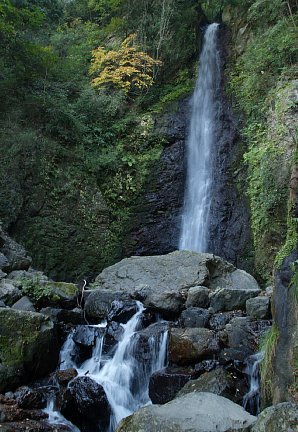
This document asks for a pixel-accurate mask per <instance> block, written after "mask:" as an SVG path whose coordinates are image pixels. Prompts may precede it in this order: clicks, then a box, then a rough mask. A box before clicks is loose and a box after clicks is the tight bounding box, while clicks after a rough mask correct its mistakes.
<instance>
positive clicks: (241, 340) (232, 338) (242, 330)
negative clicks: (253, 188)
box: [223, 317, 258, 361]
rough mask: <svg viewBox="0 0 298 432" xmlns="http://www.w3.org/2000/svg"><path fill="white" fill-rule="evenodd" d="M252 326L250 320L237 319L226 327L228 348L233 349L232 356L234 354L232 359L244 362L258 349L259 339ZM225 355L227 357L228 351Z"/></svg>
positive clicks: (244, 318)
mask: <svg viewBox="0 0 298 432" xmlns="http://www.w3.org/2000/svg"><path fill="white" fill-rule="evenodd" d="M250 324H251V323H250V319H249V318H247V317H236V318H233V319H232V320H231V321H230V322H229V324H227V325H226V329H225V331H226V333H227V338H228V348H230V349H232V351H230V355H231V353H232V352H233V356H232V358H233V359H234V360H239V361H243V360H244V359H245V358H246V357H248V356H249V355H251V354H253V353H254V352H255V351H256V349H257V346H258V341H257V337H256V334H255V332H254V331H253V330H252V328H251V325H250ZM225 353H226V356H227V353H228V351H227V350H226V351H225V350H224V351H223V356H224V355H225Z"/></svg>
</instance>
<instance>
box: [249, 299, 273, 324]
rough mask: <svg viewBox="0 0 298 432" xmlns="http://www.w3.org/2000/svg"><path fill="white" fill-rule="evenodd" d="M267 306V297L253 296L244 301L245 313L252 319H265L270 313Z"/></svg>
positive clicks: (268, 302) (268, 304)
mask: <svg viewBox="0 0 298 432" xmlns="http://www.w3.org/2000/svg"><path fill="white" fill-rule="evenodd" d="M269 306H270V300H269V297H267V296H259V297H254V298H251V299H248V300H247V301H246V313H247V315H249V316H250V317H251V318H252V319H254V320H261V319H266V318H268V317H269V313H270V310H269Z"/></svg>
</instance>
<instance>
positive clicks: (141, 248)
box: [123, 28, 252, 270]
mask: <svg viewBox="0 0 298 432" xmlns="http://www.w3.org/2000/svg"><path fill="white" fill-rule="evenodd" d="M220 32H221V33H220V37H219V41H220V42H219V43H220V44H221V53H222V54H221V68H222V71H223V70H224V65H225V59H226V56H227V53H226V51H225V48H224V47H225V45H226V39H227V34H226V30H225V28H222V29H221V30H220ZM224 84H225V79H224V75H223V78H222V83H221V86H220V89H219V93H220V95H219V96H220V101H221V105H222V110H221V113H220V120H221V121H220V122H219V125H220V126H219V128H218V130H217V146H216V147H217V151H216V153H215V154H214V157H215V158H216V162H215V164H216V170H215V173H214V182H213V193H212V197H210V199H212V203H211V220H210V233H209V238H210V244H209V250H210V251H211V252H213V253H214V254H216V255H219V256H221V257H223V258H225V259H227V260H228V261H230V262H232V263H234V264H236V265H237V266H239V267H240V268H245V269H248V270H252V268H251V266H250V265H249V264H250V262H249V260H248V259H247V251H248V250H249V248H251V240H250V227H249V211H248V207H247V202H246V199H245V197H244V192H243V191H241V190H239V189H238V188H237V185H238V184H239V183H241V175H242V176H243V173H241V172H240V170H239V167H238V166H237V163H238V165H239V164H240V163H241V162H240V161H241V157H242V152H243V150H242V151H241V148H239V142H238V130H237V120H236V118H235V116H234V115H233V113H232V110H231V105H230V103H229V101H228V99H227V97H226V96H225V93H224V90H223V89H224ZM189 119H190V104H189V100H184V101H181V102H180V104H179V107H178V110H177V111H176V113H175V114H171V115H168V116H166V117H165V118H163V120H162V122H163V126H162V127H160V126H157V129H159V132H160V133H161V134H163V135H164V137H165V138H166V140H167V142H168V145H167V146H166V147H165V149H164V151H163V153H162V156H161V158H160V160H159V161H158V162H156V163H155V164H154V166H153V167H152V170H151V173H150V175H149V178H148V181H147V184H146V188H145V192H144V194H143V195H142V196H141V197H140V198H139V201H138V204H137V206H136V208H135V213H134V216H133V218H132V220H131V223H130V226H129V230H128V234H127V237H126V240H125V245H124V251H123V255H124V256H130V255H157V254H164V253H168V252H171V251H173V250H175V249H177V248H178V243H179V235H180V225H181V213H182V209H183V201H184V188H185V174H186V172H185V169H186V160H185V156H186V152H185V146H186V139H187V129H188V124H189Z"/></svg>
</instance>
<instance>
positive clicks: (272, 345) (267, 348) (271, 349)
mask: <svg viewBox="0 0 298 432" xmlns="http://www.w3.org/2000/svg"><path fill="white" fill-rule="evenodd" d="M278 338H279V330H278V328H277V326H276V324H273V326H272V327H271V329H270V330H268V331H267V333H266V334H265V336H264V337H263V339H262V340H261V344H260V348H261V350H262V351H263V352H264V359H263V361H262V363H261V383H262V386H261V388H262V394H263V397H264V399H265V400H267V401H271V400H272V391H273V377H274V372H273V365H272V361H273V357H274V354H275V349H276V345H277V342H278Z"/></svg>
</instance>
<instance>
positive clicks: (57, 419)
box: [44, 398, 80, 432]
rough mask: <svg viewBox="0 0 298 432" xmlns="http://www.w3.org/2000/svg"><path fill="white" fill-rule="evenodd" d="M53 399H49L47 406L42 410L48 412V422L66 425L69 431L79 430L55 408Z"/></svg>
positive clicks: (76, 431)
mask: <svg viewBox="0 0 298 432" xmlns="http://www.w3.org/2000/svg"><path fill="white" fill-rule="evenodd" d="M54 407H55V400H54V398H51V399H49V401H48V404H47V407H46V408H45V409H44V412H45V413H46V414H48V416H49V418H48V422H49V423H50V424H52V425H59V426H61V425H62V426H67V430H68V431H69V432H80V430H79V429H78V428H77V427H76V426H75V425H74V424H72V423H71V422H70V421H68V420H66V418H65V417H63V415H62V414H61V413H60V412H59V411H56V410H55V408H54Z"/></svg>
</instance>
